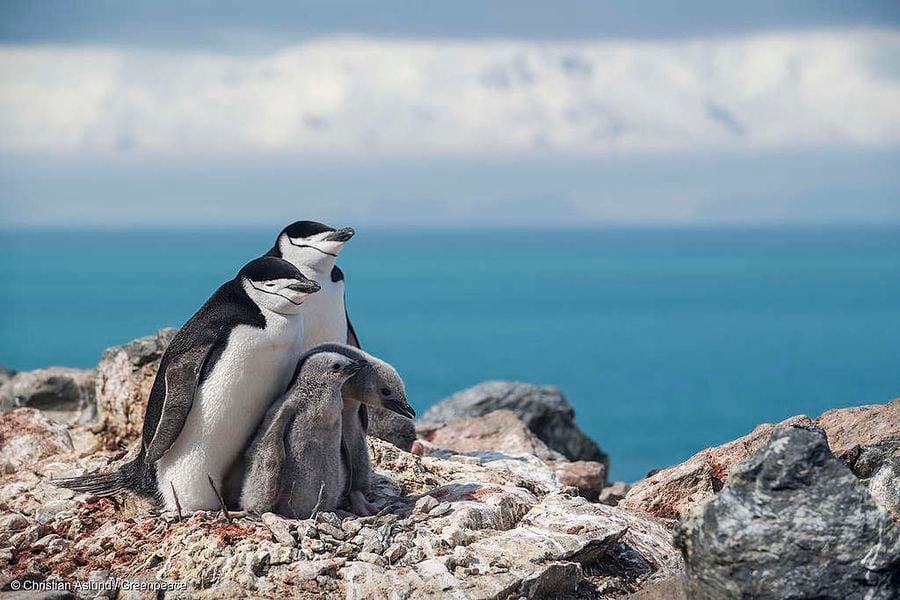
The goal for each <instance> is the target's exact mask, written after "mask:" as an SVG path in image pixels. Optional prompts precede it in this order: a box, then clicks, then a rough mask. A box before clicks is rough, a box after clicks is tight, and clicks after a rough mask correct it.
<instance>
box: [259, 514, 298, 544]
mask: <svg viewBox="0 0 900 600" xmlns="http://www.w3.org/2000/svg"><path fill="white" fill-rule="evenodd" d="M262 522H263V525H265V526H266V527H268V528H269V531H271V532H272V537H273V538H274V539H275V541H276V542H278V543H279V544H284V545H286V546H293V545H294V544H295V541H294V536H292V535H291V530H290V525H289V524H288V521H287V520H286V519H283V518H282V517H279V516H278V515H276V514H273V513H264V514H263V516H262Z"/></svg>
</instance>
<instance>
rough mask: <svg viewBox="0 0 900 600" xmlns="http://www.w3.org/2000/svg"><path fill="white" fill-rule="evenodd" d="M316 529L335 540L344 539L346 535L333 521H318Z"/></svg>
mask: <svg viewBox="0 0 900 600" xmlns="http://www.w3.org/2000/svg"><path fill="white" fill-rule="evenodd" d="M316 529H318V530H319V532H321V533H324V534H326V535H328V536H330V537H331V538H333V539H335V540H343V539H344V538H345V537H346V535H345V534H344V530H343V529H341V528H340V527H335V526H334V525H332V524H331V523H318V524H316Z"/></svg>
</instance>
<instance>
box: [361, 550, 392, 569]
mask: <svg viewBox="0 0 900 600" xmlns="http://www.w3.org/2000/svg"><path fill="white" fill-rule="evenodd" d="M356 558H357V560H361V561H363V562H367V563H372V564H373V565H378V566H380V567H384V566H387V561H386V560H385V559H384V557H383V556H381V555H379V554H374V553H372V552H360V553H359V554H357V555H356Z"/></svg>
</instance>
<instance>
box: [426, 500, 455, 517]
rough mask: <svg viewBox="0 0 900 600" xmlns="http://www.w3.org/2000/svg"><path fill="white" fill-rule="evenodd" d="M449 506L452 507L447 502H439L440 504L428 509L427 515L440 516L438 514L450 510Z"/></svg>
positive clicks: (443, 513)
mask: <svg viewBox="0 0 900 600" xmlns="http://www.w3.org/2000/svg"><path fill="white" fill-rule="evenodd" d="M451 508H452V507H451V506H450V503H449V502H441V503H440V504H438V505H437V506H435V507H434V508H432V509H431V510H429V511H428V516H429V517H440V516H443V515H446V514H447V513H448V512H450V509H451Z"/></svg>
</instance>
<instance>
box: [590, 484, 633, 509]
mask: <svg viewBox="0 0 900 600" xmlns="http://www.w3.org/2000/svg"><path fill="white" fill-rule="evenodd" d="M630 489H631V486H630V485H629V484H627V483H625V482H624V481H616V482H614V483H613V484H612V485H608V486H606V487H605V488H603V491H601V492H600V495H599V496H598V498H597V502H600V503H601V504H607V505H609V506H616V505H618V504H619V502H620V501H621V500H622V499H623V498H625V496H626V495H627V494H628V490H630Z"/></svg>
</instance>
